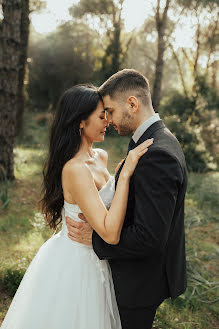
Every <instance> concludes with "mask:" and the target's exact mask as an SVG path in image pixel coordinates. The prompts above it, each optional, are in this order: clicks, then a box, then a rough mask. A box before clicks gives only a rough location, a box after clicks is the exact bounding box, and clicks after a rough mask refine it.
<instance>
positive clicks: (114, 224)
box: [65, 141, 152, 244]
mask: <svg viewBox="0 0 219 329" xmlns="http://www.w3.org/2000/svg"><path fill="white" fill-rule="evenodd" d="M151 143H152V141H146V142H144V143H142V144H141V145H139V146H138V147H136V148H135V149H134V150H132V151H130V152H129V155H128V157H127V159H126V162H125V165H124V167H123V169H122V171H121V174H120V177H119V180H118V183H117V189H116V192H115V196H114V198H113V202H112V205H111V207H110V209H109V211H107V209H106V207H105V205H104V203H103V202H102V200H101V198H100V195H99V193H98V190H97V188H96V185H95V182H94V179H93V176H92V174H91V172H90V169H89V167H88V166H87V165H86V164H83V165H81V164H78V163H75V164H73V165H72V166H71V167H68V172H66V173H65V174H66V175H68V185H69V186H71V190H70V191H69V192H70V193H71V195H72V198H73V199H74V200H75V203H77V205H78V206H79V207H80V209H81V210H82V212H83V214H84V216H85V217H86V219H87V221H88V223H89V224H90V225H91V226H92V227H93V229H94V230H95V231H96V232H97V233H98V234H99V235H100V236H101V237H102V239H103V240H105V241H106V242H107V243H109V244H117V243H118V242H119V239H120V233H121V229H122V225H123V221H124V217H125V212H126V206H127V199H128V190H129V180H130V177H131V175H132V173H133V171H134V169H135V167H136V165H137V163H138V160H139V158H140V157H141V156H142V155H143V154H144V153H145V152H146V151H147V147H148V146H150V145H151Z"/></svg>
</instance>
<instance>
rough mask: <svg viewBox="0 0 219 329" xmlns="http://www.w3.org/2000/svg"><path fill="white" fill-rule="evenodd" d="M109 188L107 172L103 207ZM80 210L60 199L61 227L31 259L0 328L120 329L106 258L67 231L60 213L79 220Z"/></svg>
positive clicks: (108, 199) (107, 202)
mask: <svg viewBox="0 0 219 329" xmlns="http://www.w3.org/2000/svg"><path fill="white" fill-rule="evenodd" d="M114 191H115V182H114V178H113V177H112V176H111V177H110V179H109V181H108V182H107V183H106V185H104V187H103V188H102V189H101V190H100V191H99V193H100V196H101V198H102V200H103V202H104V204H105V205H106V207H107V208H109V207H110V204H111V202H112V199H113V196H114ZM91 207H92V205H91ZM80 212H81V210H80V208H79V207H78V206H77V205H73V204H69V203H67V202H66V201H65V202H64V207H63V211H62V223H63V224H62V230H61V231H60V232H59V233H58V234H55V235H53V236H52V237H51V238H50V239H49V240H48V241H46V242H45V243H44V244H43V245H42V247H41V248H40V249H39V251H38V253H37V254H36V256H35V257H34V259H33V260H32V262H31V264H30V266H29V267H28V269H27V271H26V273H25V275H24V278H23V280H22V281H21V284H20V286H19V288H18V290H17V292H16V294H15V296H14V299H13V301H12V303H11V305H10V308H9V310H8V313H7V315H6V317H5V319H4V321H3V323H2V326H1V329H121V323H120V318H119V312H118V308H117V304H116V297H115V292H114V287H113V281H112V275H111V272H110V268H109V265H108V262H107V261H105V260H99V258H98V257H97V255H96V254H95V252H94V251H93V248H92V246H86V245H82V244H79V243H77V242H73V241H72V240H70V239H69V238H68V236H67V227H66V223H65V216H69V217H71V218H73V219H74V220H77V221H81V220H80V219H79V218H78V214H79V213H80ZM97 216H98V214H97Z"/></svg>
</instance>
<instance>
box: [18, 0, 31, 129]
mask: <svg viewBox="0 0 219 329" xmlns="http://www.w3.org/2000/svg"><path fill="white" fill-rule="evenodd" d="M29 23H30V21H29V0H22V16H21V25H20V33H21V35H22V38H21V43H20V63H19V78H18V95H17V112H16V135H18V134H19V133H20V132H21V131H22V126H23V113H24V93H23V87H24V77H25V68H26V61H27V48H28V37H29Z"/></svg>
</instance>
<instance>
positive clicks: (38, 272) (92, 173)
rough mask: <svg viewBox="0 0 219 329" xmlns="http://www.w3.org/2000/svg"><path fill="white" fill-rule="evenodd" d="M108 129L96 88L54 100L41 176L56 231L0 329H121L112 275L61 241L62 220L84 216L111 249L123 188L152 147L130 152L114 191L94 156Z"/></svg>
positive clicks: (102, 160)
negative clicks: (53, 113) (98, 143)
mask: <svg viewBox="0 0 219 329" xmlns="http://www.w3.org/2000/svg"><path fill="white" fill-rule="evenodd" d="M107 126H108V122H107V118H106V113H105V111H104V108H103V103H102V100H101V98H100V96H99V94H98V92H97V90H96V88H95V87H93V86H91V85H78V86H74V87H72V88H71V89H69V90H67V91H66V92H65V93H64V95H63V96H62V97H61V99H60V102H59V105H58V108H57V111H56V113H55V116H54V121H53V125H52V129H51V137H50V148H49V156H48V161H47V164H46V167H45V170H44V189H43V198H42V201H41V205H42V212H43V214H44V216H45V220H46V222H47V223H48V225H49V226H50V227H51V228H56V227H57V225H58V224H59V222H60V221H62V229H61V231H60V232H59V233H57V234H55V235H53V236H52V237H51V238H50V239H49V240H48V241H46V242H45V243H44V244H43V245H42V247H41V248H40V249H39V251H38V253H37V254H36V256H35V257H34V259H33V260H32V262H31V264H30V266H29V267H28V269H27V271H26V273H25V275H24V278H23V280H22V282H21V284H20V286H19V288H18V290H17V292H16V294H15V296H14V299H13V301H12V303H11V305H10V308H9V310H8V313H7V315H6V317H5V319H4V321H3V323H2V326H1V328H2V329H6V328H7V329H120V328H121V323H120V318H119V312H118V308H117V304H116V297H115V293H114V288H113V282H112V277H111V272H110V269H109V267H108V263H107V261H106V260H99V258H98V257H97V256H96V254H95V253H94V251H93V248H92V247H91V246H89V245H82V244H80V243H77V242H73V241H71V240H70V239H69V238H68V231H67V227H66V223H65V216H68V217H70V218H72V219H74V220H77V221H81V220H80V219H79V217H78V214H79V213H81V212H82V213H83V214H84V215H85V216H86V218H87V219H88V222H89V224H90V225H91V226H92V227H93V229H94V230H95V231H96V232H97V233H98V234H99V235H100V236H101V237H102V238H103V239H104V240H105V241H106V242H107V243H109V244H117V243H118V242H119V239H120V233H121V229H122V225H123V221H124V215H125V211H126V206H127V198H128V190H129V180H130V177H131V175H132V174H133V171H134V169H135V167H136V165H137V163H138V160H139V159H140V157H141V156H142V155H143V154H145V152H146V151H147V148H148V147H149V146H150V145H151V143H152V141H146V142H144V143H142V144H141V145H139V146H138V147H136V148H135V149H134V150H132V151H130V152H129V154H128V156H127V158H126V161H125V165H124V167H123V169H122V171H121V174H120V176H119V180H118V185H117V189H116V192H115V189H114V178H113V177H112V176H110V174H109V172H108V171H107V168H106V162H107V154H106V152H105V151H103V150H101V149H93V148H92V143H93V142H102V141H103V140H104V135H105V132H106V128H107Z"/></svg>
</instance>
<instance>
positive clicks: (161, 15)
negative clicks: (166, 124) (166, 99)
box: [152, 0, 171, 111]
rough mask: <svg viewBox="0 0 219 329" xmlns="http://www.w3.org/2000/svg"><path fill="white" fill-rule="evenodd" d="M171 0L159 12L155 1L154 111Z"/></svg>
mask: <svg viewBox="0 0 219 329" xmlns="http://www.w3.org/2000/svg"><path fill="white" fill-rule="evenodd" d="M170 2H171V0H166V3H165V7H164V10H163V11H162V10H161V5H160V0H157V7H156V14H155V19H156V28H157V35H158V39H157V59H156V69H155V78H154V86H153V93H152V102H153V106H154V108H155V109H156V111H157V110H158V108H159V105H160V100H161V86H162V77H163V69H164V52H165V49H166V45H165V29H166V24H167V19H168V17H167V13H168V10H169V7H170Z"/></svg>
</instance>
